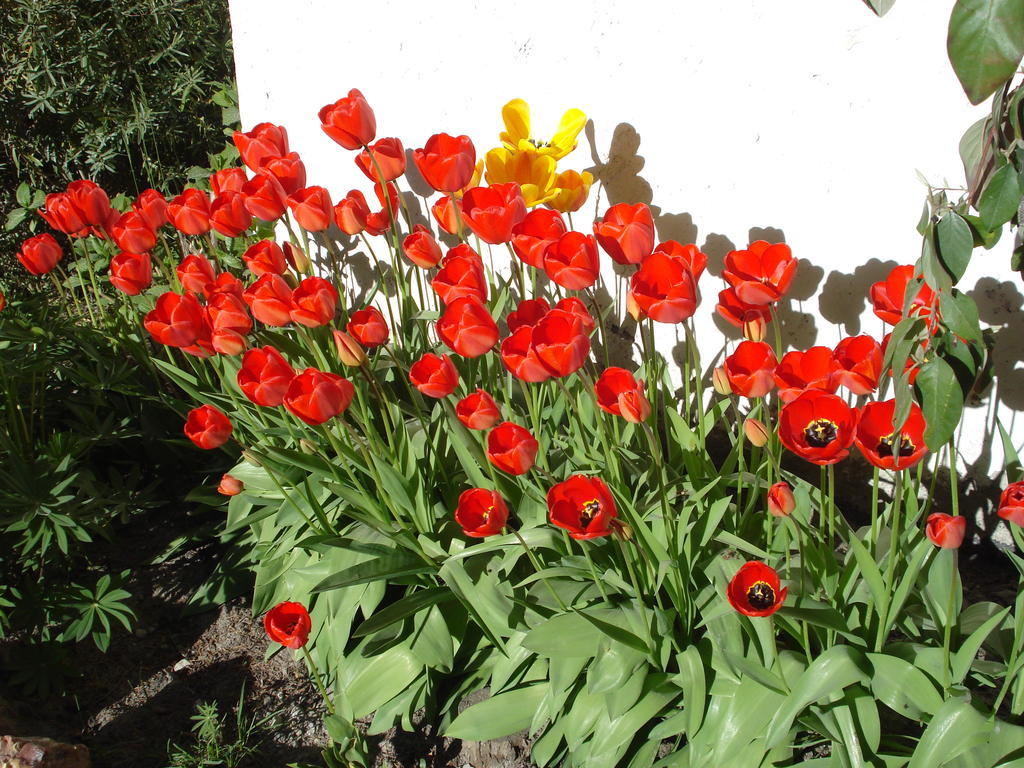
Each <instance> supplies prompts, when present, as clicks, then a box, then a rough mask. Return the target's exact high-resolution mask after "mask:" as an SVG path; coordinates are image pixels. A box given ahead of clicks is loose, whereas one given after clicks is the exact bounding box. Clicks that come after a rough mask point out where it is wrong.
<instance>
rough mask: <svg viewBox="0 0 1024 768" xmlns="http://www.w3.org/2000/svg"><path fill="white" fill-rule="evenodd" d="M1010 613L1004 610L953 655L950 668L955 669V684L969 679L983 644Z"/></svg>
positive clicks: (1008, 610) (986, 623)
mask: <svg viewBox="0 0 1024 768" xmlns="http://www.w3.org/2000/svg"><path fill="white" fill-rule="evenodd" d="M1009 612H1010V609H1009V608H1004V609H1003V610H1002V611H1000V612H999V613H997V614H996V615H995V616H992V617H991V618H990V619H989V620H988V621H986V622H985V623H984V624H982V625H981V626H980V627H978V628H977V629H976V630H974V631H973V632H972V633H971V636H970V637H968V638H967V639H966V640H964V642H963V644H962V645H961V646H960V649H959V650H958V651H957V652H956V653H955V654H954V655H953V658H952V660H951V661H950V666H951V667H952V668H953V683H954V684H956V683H960V682H963V680H964V678H965V677H967V673H968V672H970V671H971V664H972V663H973V662H974V657H975V656H977V655H978V649H979V648H981V644H982V643H983V642H985V638H987V637H988V636H989V634H991V632H992V630H994V629H995V628H996V627H997V626H999V624H1000V622H1002V620H1003V619H1004V618H1006V614H1008V613H1009Z"/></svg>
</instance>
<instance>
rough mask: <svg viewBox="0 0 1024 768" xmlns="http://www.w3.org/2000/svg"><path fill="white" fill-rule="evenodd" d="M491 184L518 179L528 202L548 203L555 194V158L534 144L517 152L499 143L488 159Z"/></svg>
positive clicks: (516, 181)
mask: <svg viewBox="0 0 1024 768" xmlns="http://www.w3.org/2000/svg"><path fill="white" fill-rule="evenodd" d="M484 164H485V168H486V172H485V173H486V178H487V183H488V184H508V183H509V182H513V181H514V182H515V183H517V184H518V185H519V188H520V189H521V190H522V193H523V200H524V201H526V205H527V206H530V207H532V206H535V205H540V204H541V203H546V202H548V201H549V200H551V199H552V198H553V197H554V196H555V192H556V190H555V186H554V185H555V159H554V158H553V157H551V156H550V155H542V154H540V153H539V152H538V151H537V150H536V149H534V148H533V147H532V146H531V147H530V148H529V149H522V150H518V151H515V152H512V151H509V150H508V149H506V148H505V147H497V148H495V149H492V150H491V151H490V152H488V153H487V155H486V157H485V160H484Z"/></svg>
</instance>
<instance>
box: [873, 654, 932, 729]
mask: <svg viewBox="0 0 1024 768" xmlns="http://www.w3.org/2000/svg"><path fill="white" fill-rule="evenodd" d="M867 657H868V661H869V662H871V666H872V667H873V669H874V674H873V675H872V677H871V692H872V693H873V694H874V695H875V697H876V698H877V699H878V700H879V701H881V702H882V703H883V704H885V705H886V706H887V707H889V708H890V709H892V710H894V711H895V712H898V713H899V714H901V715H903V716H904V717H907V718H910V719H911V720H918V721H920V720H925V719H926V718H927V716H928V715H932V714H934V713H935V712H937V711H938V709H939V707H941V706H942V696H941V695H940V694H939V691H938V690H937V689H936V687H935V684H934V683H932V681H931V680H930V679H929V678H928V676H927V675H926V674H925V673H924V672H922V671H921V670H920V669H918V668H917V667H915V666H914V665H913V664H911V663H910V662H909V661H905V660H904V659H901V658H899V657H897V656H889V655H888V654H884V653H869V654H867Z"/></svg>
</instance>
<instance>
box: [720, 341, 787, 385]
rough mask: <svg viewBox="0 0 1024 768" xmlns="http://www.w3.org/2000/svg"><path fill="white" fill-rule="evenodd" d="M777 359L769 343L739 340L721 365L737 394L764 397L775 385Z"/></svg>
mask: <svg viewBox="0 0 1024 768" xmlns="http://www.w3.org/2000/svg"><path fill="white" fill-rule="evenodd" d="M777 365H778V361H776V359H775V352H774V351H773V350H772V347H771V345H770V344H767V343H765V342H763V341H741V342H740V343H739V344H738V345H737V346H736V350H735V351H734V352H733V353H732V354H731V355H729V356H728V357H726V358H725V362H724V363H723V365H722V367H723V368H724V369H725V375H726V377H727V378H728V379H729V386H730V387H732V391H733V392H735V393H736V394H737V395H743V396H744V397H749V398H755V397H764V396H765V395H767V394H768V393H769V392H771V391H772V389H773V388H774V387H775V368H776V366H777Z"/></svg>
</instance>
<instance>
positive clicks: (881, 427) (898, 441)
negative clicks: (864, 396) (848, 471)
mask: <svg viewBox="0 0 1024 768" xmlns="http://www.w3.org/2000/svg"><path fill="white" fill-rule="evenodd" d="M895 414H896V401H895V400H887V401H885V402H883V403H868V404H867V405H865V406H864V407H863V408H862V409H861V411H860V418H859V419H858V421H857V432H856V434H855V436H854V440H855V441H856V443H857V447H858V448H860V452H861V453H862V454H864V458H865V459H867V460H868V461H869V462H871V463H872V464H873V465H874V466H876V467H880V468H881V469H906V468H907V467H912V466H914V465H915V464H917V462H919V461H920V460H921V459H922V458H924V455H925V453H927V452H928V446H926V445H925V443H924V430H925V422H924V415H923V414H922V413H921V408H920V407H919V406H918V404H917V403H911V404H910V413H909V415H908V416H907V420H906V421H905V422H903V425H902V426H901V427H900V428H899V434H896V426H895V425H894V424H893V416H895Z"/></svg>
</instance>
